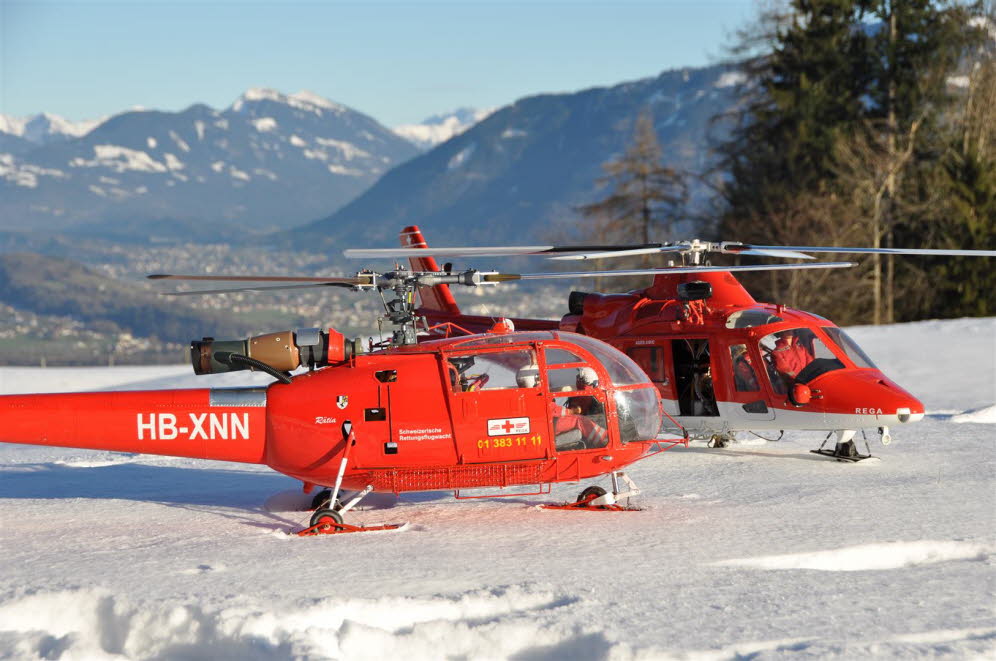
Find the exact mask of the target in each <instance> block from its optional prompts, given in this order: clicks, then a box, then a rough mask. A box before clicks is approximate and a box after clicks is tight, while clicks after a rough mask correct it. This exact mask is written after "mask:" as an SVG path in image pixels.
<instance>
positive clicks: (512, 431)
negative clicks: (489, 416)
mask: <svg viewBox="0 0 996 661" xmlns="http://www.w3.org/2000/svg"><path fill="white" fill-rule="evenodd" d="M528 433H529V418H495V419H493V420H488V436H515V435H517V434H528Z"/></svg>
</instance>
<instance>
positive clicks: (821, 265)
mask: <svg viewBox="0 0 996 661" xmlns="http://www.w3.org/2000/svg"><path fill="white" fill-rule="evenodd" d="M851 266H854V264H853V263H852V262H817V263H813V264H750V265H745V266H676V267H674V268H666V269H628V270H625V271H573V272H566V271H565V272H553V273H495V274H491V275H485V276H484V278H483V279H484V281H485V282H507V281H512V280H552V279H573V278H600V277H609V278H614V277H620V276H627V275H668V274H679V273H717V272H723V271H792V270H797V269H843V268H849V267H851Z"/></svg>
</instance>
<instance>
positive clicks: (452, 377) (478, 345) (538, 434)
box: [0, 268, 687, 533]
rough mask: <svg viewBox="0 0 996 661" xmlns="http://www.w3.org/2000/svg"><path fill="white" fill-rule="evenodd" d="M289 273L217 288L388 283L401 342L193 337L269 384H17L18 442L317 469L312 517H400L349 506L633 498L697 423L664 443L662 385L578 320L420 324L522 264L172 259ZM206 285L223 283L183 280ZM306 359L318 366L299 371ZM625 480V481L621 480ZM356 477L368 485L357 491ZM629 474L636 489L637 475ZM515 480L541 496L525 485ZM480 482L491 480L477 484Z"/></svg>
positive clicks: (325, 525)
mask: <svg viewBox="0 0 996 661" xmlns="http://www.w3.org/2000/svg"><path fill="white" fill-rule="evenodd" d="M149 277H151V278H155V279H170V280H214V281H230V282H231V281H236V282H241V281H255V282H260V281H263V282H270V283H275V282H278V283H280V284H274V285H265V286H254V287H245V288H242V289H222V290H217V289H216V290H211V293H219V292H228V291H244V290H260V289H263V290H266V289H274V288H287V287H306V286H315V287H347V288H351V289H354V290H375V291H377V292H379V293H381V294H382V295H383V294H385V293H387V294H388V295H390V293H391V292H393V294H394V297H393V298H390V299H389V298H388V297H385V299H384V300H385V307H386V316H385V317H384V318H385V319H387V321H389V322H391V323H392V324H394V325H395V327H396V329H395V331H394V333H393V335H392V337H391V339H390V340H387V341H385V342H383V343H381V344H380V345H373V342H372V340H371V342H370V344H371V346H367V347H364V346H363V343H361V342H360V341H359V340H348V339H346V338H345V337H344V336H343V335H342V334H341V333H339V332H337V331H335V330H334V329H331V328H328V329H305V330H298V331H296V332H291V331H281V332H277V333H269V334H265V335H259V336H255V337H249V338H247V339H240V340H215V339H212V338H204V339H202V340H198V341H194V342H192V343H191V352H190V353H191V355H190V357H191V362H192V365H193V368H194V371H195V373H197V374H210V373H218V372H229V371H234V370H243V369H253V370H262V371H264V372H266V373H268V374H270V375H272V376H273V377H274V378H275V379H276V380H277V381H276V382H274V383H273V384H271V385H269V386H268V387H262V388H261V387H253V388H223V389H222V388H202V389H194V390H156V391H143V392H94V393H73V394H36V395H8V396H3V397H0V430H2V431H0V440H2V441H4V442H8V443H26V444H34V445H53V446H66V447H78V448H91V449H101V450H111V451H119V452H139V453H148V454H160V455H170V456H180V457H194V458H201V459H214V460H222V461H232V462H242V463H252V464H265V465H267V466H269V467H271V468H273V469H274V470H276V471H279V472H281V473H284V474H286V475H289V476H291V477H293V478H296V479H298V480H301V481H302V482H303V483H304V485H305V492H306V493H311V492H312V489H313V487H314V486H316V485H321V486H323V487H331V488H330V489H327V490H322V491H320V492H319V493H318V494H317V495H316V496H315V498H314V502H313V506H314V507H315V508H316V509H317V511H316V512H315V514H314V516H312V518H311V526H310V527H308V528H307V529H306V530H304V531H302V532H303V533H315V532H322V533H338V532H357V531H366V530H372V529H389V528H397V527H399V526H397V525H388V526H372V527H360V526H353V525H350V524H347V523H344V521H343V514H345V513H346V512H348V511H349V510H350V509H352V508H353V507H354V506H355V505H356V504H357V503H358V502H359V501H360V499H362V498H363V497H364V496H366V495H367V494H368V493H370V492H371V491H386V492H394V493H400V492H407V491H428V490H453V491H455V494H456V495H457V496H458V497H461V496H462V495H466V493H465V492H466V490H468V489H480V488H501V489H504V488H505V487H515V486H524V485H538V487H539V488H538V489H537V490H535V491H534V492H533V493H537V494H538V493H549V490H550V489H549V487H550V484H552V483H554V482H579V481H582V480H588V479H591V478H595V477H597V476H600V475H605V474H609V475H611V478H612V492H611V493H606V491H605V490H604V489H602V488H601V487H589V488H587V489H585V490H584V491H582V492H581V493H580V495H579V496H578V499H577V502H576V503H572V504H569V505H565V506H564V507H567V508H588V509H589V510H590V509H617V510H618V509H623V508H622V507H621V506H620V505H618V504H617V503H618V501H619V500H620V499H624V498H628V497H630V496H633V495H635V494H637V493H638V490H637V489H636V488H635V486H634V485H633V484H632V482H631V481H630V480H629V478H628V477H626V475H625V473H623V472H622V470H621V469H622V468H624V467H625V466H627V465H628V464H631V463H633V462H634V461H637V460H638V459H641V458H644V457H646V456H649V455H651V454H655V453H657V452H659V451H663V450H665V449H668V448H669V447H673V446H674V445H675V444H677V443H680V442H686V443H687V439H686V438H677V439H673V440H670V441H661V440H660V439H659V438H658V432H659V430H660V428H661V418H662V412H661V407H660V401H659V399H658V396H657V389H656V388H655V387H654V385H653V383H651V381H650V380H649V379H648V378H647V376H646V375H645V374H644V373H643V371H642V370H641V369H640V368H639V366H638V365H637V364H636V363H634V362H633V361H632V360H631V359H630V358H628V357H627V356H626V355H625V354H623V353H622V352H620V351H618V350H616V349H614V348H612V347H611V346H609V345H608V344H605V343H603V342H601V341H599V340H597V339H594V338H592V337H590V336H586V335H579V334H576V333H571V332H565V331H560V330H542V331H529V332H516V331H514V330H513V329H512V326H511V324H509V323H507V322H499V323H497V324H491V325H490V326H489V328H488V329H487V332H484V333H481V334H475V335H469V336H459V337H450V338H440V339H430V340H428V341H424V342H421V343H417V344H416V342H415V340H416V334H417V330H416V322H417V317H416V315H415V310H414V300H415V296H414V292H415V291H416V289H417V288H422V289H427V288H431V287H433V286H437V285H444V284H445V285H454V284H462V285H470V286H479V285H481V284H483V283H486V282H491V283H497V282H501V281H502V280H503V279H509V277H510V276H509V275H508V274H499V273H481V272H478V271H464V272H460V273H454V272H450V273H439V272H438V271H433V272H430V273H420V272H411V271H407V270H405V269H403V268H399V269H397V270H396V271H393V272H390V273H383V274H380V273H373V272H369V271H363V272H360V273H358V274H357V275H356V276H355V277H350V278H321V277H310V278H294V277H279V278H258V277H249V276H177V275H156V276H149ZM173 293H174V294H180V295H188V294H201V293H205V290H200V291H193V292H190V291H187V292H173ZM299 368H307V371H305V372H304V373H298V374H296V375H293V374H292V372H294V371H295V370H299ZM620 480H621V481H623V482H625V485H624V486H623V487H620ZM343 489H350V490H353V491H354V492H358V493H356V494H355V495H354V496H352V498H351V499H350V500H349V501H348V502H345V503H343V502H341V501H340V499H339V496H340V495H341V494H342V493H343V491H342V490H343ZM623 489H625V491H624V490H623ZM508 495H524V494H522V493H515V494H508ZM477 497H479V496H477Z"/></svg>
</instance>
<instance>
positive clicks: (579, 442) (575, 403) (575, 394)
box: [546, 349, 609, 452]
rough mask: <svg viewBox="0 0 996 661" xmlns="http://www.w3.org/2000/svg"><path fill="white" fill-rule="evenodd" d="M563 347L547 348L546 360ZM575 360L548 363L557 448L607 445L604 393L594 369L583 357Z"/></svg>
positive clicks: (587, 447)
mask: <svg viewBox="0 0 996 661" xmlns="http://www.w3.org/2000/svg"><path fill="white" fill-rule="evenodd" d="M555 352H556V353H559V354H569V352H567V351H564V350H563V349H552V350H551V349H547V350H546V355H547V361H548V362H549V361H550V358H551V355H552V354H554V353H555ZM576 361H577V362H575V363H574V364H570V365H567V364H563V363H561V364H562V365H563V366H560V365H558V366H556V367H549V368H548V369H547V373H546V376H547V383H548V384H549V388H550V417H551V418H552V423H553V442H554V447H555V448H556V450H557V452H573V451H575V450H591V449H594V448H604V447H605V446H607V445H608V444H609V433H608V428H609V427H608V423H607V420H606V417H605V393H604V392H603V391H602V390H601V388H599V383H598V376H597V374H596V373H595V370H594V369H592V368H591V367H590V366H589V365H586V364H584V363H582V362H580V361H581V359H580V358H577V359H576Z"/></svg>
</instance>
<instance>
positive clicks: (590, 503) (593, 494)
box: [537, 471, 640, 512]
mask: <svg viewBox="0 0 996 661" xmlns="http://www.w3.org/2000/svg"><path fill="white" fill-rule="evenodd" d="M619 478H622V479H623V481H625V482H626V485H627V486H628V487H629V490H628V491H625V492H623V493H620V492H619ZM639 493H640V490H639V489H638V488H637V486H636V484H634V483H633V480H631V479H630V478H629V476H628V475H626V473H623V472H622V471H618V472H616V473H612V493H608V492H607V491H606V490H605V489H603V488H602V487H594V486H592V487H588V488H586V489H585V490H584V491H582V492H581V493H580V494H578V497H577V500H575V501H574V502H573V503H564V504H563V505H538V506H537V507H539V508H540V509H545V510H572V511H582V512H639V511H640V508H639V507H633V506H631V505H629V499H630V498H631V497H632V496H636V495H638V494H639ZM623 498H625V499H626V503H627V504H626V506H622V505H620V504H619V501H620V500H621V499H623Z"/></svg>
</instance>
